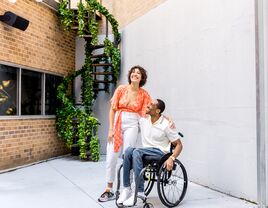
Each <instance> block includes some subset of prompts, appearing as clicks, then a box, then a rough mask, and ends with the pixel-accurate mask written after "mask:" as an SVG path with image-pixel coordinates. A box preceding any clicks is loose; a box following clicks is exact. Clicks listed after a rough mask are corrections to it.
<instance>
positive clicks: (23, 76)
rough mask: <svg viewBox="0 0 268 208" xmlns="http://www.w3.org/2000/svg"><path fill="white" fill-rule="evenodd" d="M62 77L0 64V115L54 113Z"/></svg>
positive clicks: (57, 105)
mask: <svg viewBox="0 0 268 208" xmlns="http://www.w3.org/2000/svg"><path fill="white" fill-rule="evenodd" d="M62 80H63V79H62V77H60V76H56V75H52V74H48V73H44V72H37V71H33V70H29V69H24V68H19V67H13V66H7V65H4V64H0V116H11V115H17V116H24V115H28V116H29V115H55V113H56V108H57V107H59V101H58V100H57V87H58V85H59V84H60V83H61V81H62Z"/></svg>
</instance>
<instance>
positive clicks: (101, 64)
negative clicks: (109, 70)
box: [92, 63, 112, 66]
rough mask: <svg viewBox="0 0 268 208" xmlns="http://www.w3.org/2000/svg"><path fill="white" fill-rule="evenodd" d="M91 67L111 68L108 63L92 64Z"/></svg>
mask: <svg viewBox="0 0 268 208" xmlns="http://www.w3.org/2000/svg"><path fill="white" fill-rule="evenodd" d="M92 66H112V64H110V63H99V64H92Z"/></svg>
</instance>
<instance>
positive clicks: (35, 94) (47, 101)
mask: <svg viewBox="0 0 268 208" xmlns="http://www.w3.org/2000/svg"><path fill="white" fill-rule="evenodd" d="M7 11H10V12H12V13H14V14H16V15H18V16H20V17H22V18H24V19H26V20H28V21H29V25H28V27H27V29H26V30H25V31H23V30H19V29H17V28H14V27H11V26H9V25H7V24H5V23H4V22H0V34H1V35H0V82H1V83H0V96H1V97H0V106H1V107H0V114H1V115H0V170H4V169H8V168H13V167H17V166H20V165H25V164H29V163H33V162H36V161H40V160H45V159H48V158H51V157H55V156H58V155H63V154H66V153H67V152H68V151H67V150H66V148H65V145H64V142H63V141H62V140H60V139H59V138H58V136H57V132H56V128H55V108H54V106H53V105H54V104H55V92H56V91H55V87H56V86H55V85H56V84H57V83H58V82H59V80H60V79H62V77H63V76H64V75H66V74H68V73H69V72H71V71H73V70H74V67H75V34H74V33H72V32H66V31H64V30H63V28H62V27H61V26H60V23H59V20H58V17H57V13H56V11H54V10H52V9H51V8H49V7H47V6H45V5H43V4H40V3H37V2H36V1H34V0H21V1H17V2H16V3H15V4H12V3H10V2H9V1H8V0H0V15H4V13H5V12H7Z"/></svg>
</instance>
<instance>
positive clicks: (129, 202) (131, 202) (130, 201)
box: [123, 192, 146, 207]
mask: <svg viewBox="0 0 268 208" xmlns="http://www.w3.org/2000/svg"><path fill="white" fill-rule="evenodd" d="M138 196H139V197H142V198H145V197H146V196H145V194H144V192H138ZM134 198H135V193H133V194H131V197H129V198H128V199H127V200H125V201H124V202H123V205H124V206H127V207H130V206H134Z"/></svg>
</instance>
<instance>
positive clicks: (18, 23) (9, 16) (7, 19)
mask: <svg viewBox="0 0 268 208" xmlns="http://www.w3.org/2000/svg"><path fill="white" fill-rule="evenodd" d="M0 21H3V22H4V23H6V24H8V25H10V26H12V27H15V28H18V29H20V30H23V31H24V30H26V28H27V27H28V25H29V20H27V19H24V18H22V17H20V16H18V15H16V14H14V13H12V12H9V11H8V12H5V14H4V15H0Z"/></svg>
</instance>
